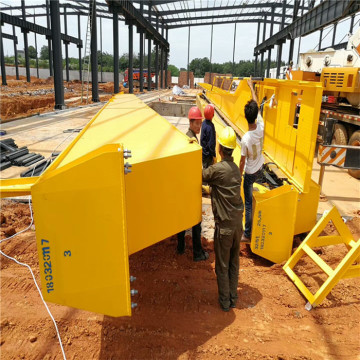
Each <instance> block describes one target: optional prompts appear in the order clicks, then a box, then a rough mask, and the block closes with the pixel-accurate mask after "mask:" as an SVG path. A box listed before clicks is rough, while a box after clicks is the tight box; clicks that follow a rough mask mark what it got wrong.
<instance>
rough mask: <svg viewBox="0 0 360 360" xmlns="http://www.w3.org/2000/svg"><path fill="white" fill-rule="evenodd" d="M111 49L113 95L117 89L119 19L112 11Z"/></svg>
mask: <svg viewBox="0 0 360 360" xmlns="http://www.w3.org/2000/svg"><path fill="white" fill-rule="evenodd" d="M113 48H114V93H115V94H117V93H118V92H119V91H120V89H119V19H118V13H117V11H113Z"/></svg>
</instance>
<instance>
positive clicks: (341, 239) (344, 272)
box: [283, 206, 360, 310]
mask: <svg viewBox="0 0 360 360" xmlns="http://www.w3.org/2000/svg"><path fill="white" fill-rule="evenodd" d="M330 221H331V222H332V223H333V225H334V226H335V228H336V230H337V231H338V233H339V235H335V236H334V235H332V236H319V235H320V234H321V232H322V231H323V230H324V228H325V226H326V225H327V224H328V223H329V222H330ZM338 244H345V245H346V247H347V248H348V250H349V251H348V253H347V254H346V255H345V257H344V258H343V259H342V261H341V262H340V263H339V265H338V266H337V267H336V269H334V270H333V269H332V268H331V267H330V266H329V265H328V264H327V263H326V262H325V261H324V260H323V259H321V258H320V256H318V255H317V254H316V253H315V251H314V250H313V249H312V248H314V247H321V246H329V245H338ZM303 255H308V256H309V257H310V258H311V259H312V260H313V261H314V262H315V264H316V265H317V266H319V268H320V269H322V270H323V271H324V272H325V273H326V274H327V276H328V279H327V280H326V281H325V282H324V283H323V284H322V286H321V287H320V288H319V289H318V291H317V292H316V293H315V294H314V295H313V294H312V293H311V292H310V290H309V289H308V288H307V287H306V286H305V285H304V283H303V282H302V281H301V280H300V278H299V277H298V276H297V275H296V274H295V273H294V271H293V268H294V267H295V266H296V264H297V262H298V261H299V260H300V258H301V257H302V256H303ZM359 256H360V240H358V241H355V240H354V238H353V236H352V234H351V232H350V230H349V229H348V227H347V226H346V225H345V223H344V221H343V220H342V218H341V216H340V214H339V212H338V210H337V209H336V207H335V206H334V207H333V208H332V209H331V210H330V211H329V212H328V213H326V214H324V215H323V217H322V218H321V219H320V220H319V221H318V223H317V224H316V225H315V227H314V228H313V229H312V230H311V232H310V233H309V235H308V236H307V237H306V239H305V240H304V241H303V242H302V244H301V245H300V246H299V247H298V249H297V250H296V251H295V252H294V254H293V255H292V256H291V258H290V259H289V260H288V261H287V263H286V264H285V265H284V267H283V269H284V270H285V272H286V274H287V275H288V276H289V277H290V279H291V280H292V281H293V282H294V284H295V285H296V286H297V288H298V289H299V290H300V291H301V293H302V294H303V295H304V296H305V297H306V299H307V300H308V303H307V304H306V306H305V308H306V310H311V309H312V308H313V307H316V306H317V305H319V304H320V303H321V302H322V301H323V300H324V299H325V298H326V296H327V295H328V294H329V293H330V291H331V290H332V289H333V287H334V286H335V285H336V284H337V283H338V282H339V280H340V279H346V278H354V277H359V276H360V265H359V264H358V263H359V260H360V257H359Z"/></svg>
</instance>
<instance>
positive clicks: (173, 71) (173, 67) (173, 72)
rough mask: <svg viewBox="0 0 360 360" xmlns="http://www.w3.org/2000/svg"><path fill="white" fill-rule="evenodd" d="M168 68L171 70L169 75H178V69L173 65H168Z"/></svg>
mask: <svg viewBox="0 0 360 360" xmlns="http://www.w3.org/2000/svg"><path fill="white" fill-rule="evenodd" d="M168 70H170V71H171V76H179V73H180V70H179V69H178V68H177V67H176V66H175V65H171V64H170V65H168Z"/></svg>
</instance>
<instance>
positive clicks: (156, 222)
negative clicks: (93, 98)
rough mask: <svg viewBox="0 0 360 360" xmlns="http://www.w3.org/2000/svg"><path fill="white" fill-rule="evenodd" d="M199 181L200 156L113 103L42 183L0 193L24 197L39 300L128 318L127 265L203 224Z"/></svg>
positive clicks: (183, 139) (164, 129)
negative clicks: (32, 229)
mask: <svg viewBox="0 0 360 360" xmlns="http://www.w3.org/2000/svg"><path fill="white" fill-rule="evenodd" d="M125 149H129V150H131V154H132V157H131V158H130V159H128V160H125V164H124V157H127V154H128V152H127V151H126V150H125ZM127 162H128V163H129V164H130V165H131V168H130V167H129V166H127V165H126V163H127ZM128 170H131V172H130V173H129V172H128ZM201 181H202V180H201V147H200V146H199V145H198V144H197V143H190V142H189V139H188V137H187V136H185V135H184V134H183V133H181V132H180V131H179V130H177V129H176V128H175V127H174V126H173V125H171V124H170V123H169V122H168V121H167V120H165V119H164V118H162V117H161V116H160V115H159V114H157V113H156V112H155V111H154V110H152V109H151V108H150V107H148V106H147V105H145V104H144V103H143V102H142V101H141V100H140V99H138V98H137V97H136V96H135V95H120V94H119V95H115V96H114V97H113V98H112V99H111V100H110V101H109V102H108V103H107V104H106V105H105V106H104V107H103V108H102V109H101V110H100V111H99V112H98V113H97V115H96V116H95V117H94V118H93V119H92V120H91V121H90V122H89V123H88V124H87V126H86V127H85V128H84V129H83V130H82V132H81V133H80V134H79V135H78V136H77V137H76V139H74V141H73V142H72V143H71V144H70V145H69V146H68V147H67V148H66V149H65V150H64V151H63V152H62V153H61V154H60V155H59V156H58V157H57V159H56V160H55V161H54V162H53V163H52V164H51V165H50V166H49V168H48V169H47V170H46V171H45V172H44V173H43V174H42V175H41V176H40V177H39V178H36V179H32V178H31V179H12V180H2V181H1V187H0V190H1V191H2V196H4V195H5V196H14V195H16V192H18V193H19V194H20V193H21V194H24V193H26V192H27V193H30V192H31V195H32V200H33V208H34V219H35V223H36V239H37V247H38V254H39V262H40V277H41V285H42V293H43V296H44V298H45V300H47V301H51V302H54V303H57V304H62V305H67V306H72V307H76V308H80V309H85V310H89V311H95V312H99V313H103V314H106V315H111V316H126V315H131V298H130V278H129V275H130V274H129V264H128V256H129V255H130V254H132V253H134V252H137V251H139V250H141V249H143V248H145V247H147V246H150V245H152V244H154V243H156V242H159V241H161V240H163V239H165V238H167V237H169V236H171V235H173V234H176V233H177V232H180V231H182V230H185V229H187V228H190V227H191V226H193V225H195V224H197V223H199V222H200V221H201Z"/></svg>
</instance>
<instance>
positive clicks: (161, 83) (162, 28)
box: [160, 24, 164, 89]
mask: <svg viewBox="0 0 360 360" xmlns="http://www.w3.org/2000/svg"><path fill="white" fill-rule="evenodd" d="M161 35H162V36H164V24H162V26H161ZM163 88H164V47H163V46H160V89H163Z"/></svg>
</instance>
